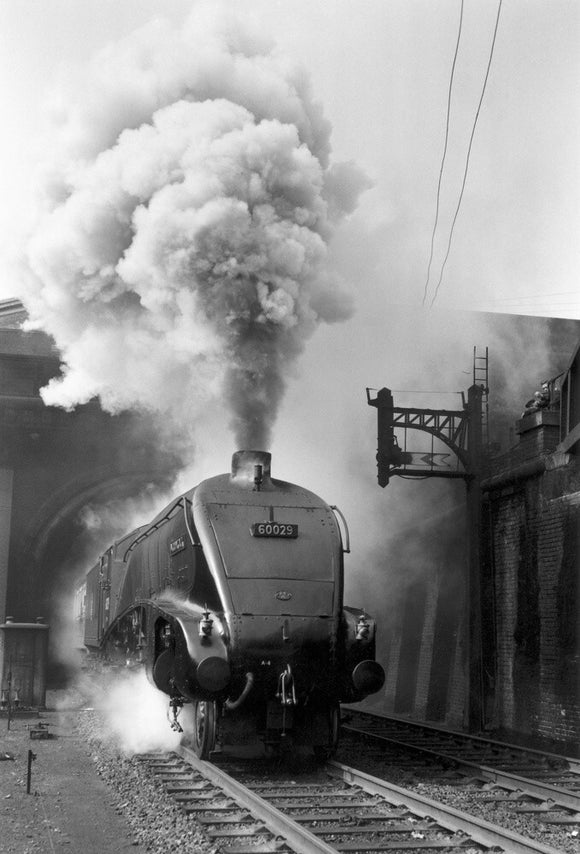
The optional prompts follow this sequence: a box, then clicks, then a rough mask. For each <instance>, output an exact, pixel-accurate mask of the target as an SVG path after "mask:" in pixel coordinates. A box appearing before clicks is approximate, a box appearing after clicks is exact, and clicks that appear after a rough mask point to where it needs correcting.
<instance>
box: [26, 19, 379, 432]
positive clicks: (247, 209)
mask: <svg viewBox="0 0 580 854" xmlns="http://www.w3.org/2000/svg"><path fill="white" fill-rule="evenodd" d="M52 119H53V130H52V134H53V135H52V137H51V150H52V151H53V152H55V154H54V156H53V157H52V158H51V160H50V163H47V164H46V165H45V168H44V170H43V177H42V188H43V193H44V200H43V207H42V211H41V212H40V214H39V217H38V221H37V224H36V226H35V229H34V232H33V234H32V235H31V237H30V240H29V242H28V245H27V248H26V253H25V255H26V257H25V262H24V267H25V272H26V276H25V277H24V278H25V284H24V290H23V292H22V294H21V297H22V299H23V301H24V302H25V304H26V306H27V308H28V311H29V314H30V325H31V326H32V327H34V328H42V329H44V330H45V331H47V332H48V333H49V334H51V335H52V336H53V337H54V339H55V341H56V343H57V345H58V347H59V348H60V350H61V352H62V355H63V360H64V372H63V376H62V377H61V378H59V379H56V380H52V381H51V383H50V384H49V386H48V387H47V388H46V389H45V390H44V392H43V396H44V400H45V402H46V403H47V404H50V405H58V406H64V407H67V408H72V407H74V406H75V405H76V404H79V403H84V402H86V401H88V400H89V399H91V398H93V397H95V396H99V397H100V399H101V402H102V405H103V406H104V407H105V408H106V409H107V410H109V411H111V412H116V411H119V410H120V409H126V408H131V407H137V408H139V407H143V408H147V409H153V410H158V411H166V410H168V409H172V410H173V411H174V412H175V413H176V414H177V415H180V416H181V417H183V416H184V415H187V414H194V413H195V411H196V406H198V405H199V404H200V402H205V401H208V400H210V399H212V398H214V399H215V398H216V397H217V396H219V395H223V397H224V400H225V405H226V406H227V407H228V409H229V415H230V418H231V423H232V427H233V429H234V431H235V435H236V439H237V443H238V447H247V446H251V445H254V446H256V447H268V446H269V442H270V431H271V427H272V424H273V421H274V419H275V416H276V412H277V408H278V405H279V403H280V400H281V398H282V396H283V392H284V388H285V381H286V378H287V376H288V371H289V369H291V366H292V363H293V360H294V359H295V358H296V357H297V356H298V354H300V352H301V351H302V350H303V348H304V345H305V343H306V341H307V339H308V338H309V336H310V335H311V334H312V333H313V332H314V330H315V329H316V327H317V325H319V324H320V323H322V322H326V323H331V322H335V321H340V320H344V319H346V318H347V317H349V316H350V314H351V311H352V305H351V299H350V297H349V296H348V295H347V294H345V293H344V292H343V291H342V290H341V286H340V283H339V282H338V281H337V280H336V279H335V278H333V277H331V276H330V275H329V274H328V273H327V270H326V261H327V245H328V240H329V238H330V236H331V235H332V233H333V230H334V228H335V227H336V226H337V225H338V223H339V222H340V221H341V220H343V219H344V217H345V216H346V215H348V214H349V213H351V212H352V211H353V210H354V209H355V207H356V204H357V198H358V196H359V194H360V193H361V191H362V190H364V189H365V188H367V187H368V186H369V182H368V179H367V178H366V177H365V176H364V175H363V174H362V172H361V171H360V170H359V169H358V168H357V167H356V166H355V165H354V164H352V163H337V164H331V163H330V159H329V152H330V143H329V139H330V125H329V123H328V122H327V121H326V120H325V118H324V117H323V115H322V111H321V109H320V106H319V105H318V104H317V103H315V102H314V101H313V100H312V96H311V92H310V86H309V80H308V77H307V76H306V75H305V73H304V71H303V70H302V69H300V68H296V67H294V66H293V65H291V64H290V63H289V62H288V61H287V60H286V59H285V58H283V57H282V56H281V55H279V54H278V53H277V51H276V49H275V48H274V47H273V46H272V45H271V44H270V43H267V42H266V41H265V40H264V39H263V38H262V37H258V36H256V34H253V33H249V32H248V31H246V30H244V29H242V28H241V27H240V26H239V23H238V22H236V21H234V20H233V18H232V16H231V14H230V13H229V12H228V11H227V9H226V8H225V7H221V6H220V5H219V4H217V3H215V2H212V3H204V4H201V5H199V6H197V7H196V8H195V10H194V12H193V13H192V15H191V17H190V19H189V20H188V21H187V23H186V25H185V26H184V27H183V28H181V29H179V30H173V29H172V28H171V26H170V25H169V24H168V23H167V22H161V21H156V22H153V23H151V24H149V25H148V26H146V27H144V28H143V29H141V30H139V31H137V32H135V33H134V34H133V35H132V36H131V37H129V38H127V39H126V40H125V41H123V42H121V43H118V44H115V45H113V46H111V47H109V48H108V49H107V50H105V51H103V52H102V53H101V54H100V55H99V56H97V57H96V58H95V60H94V61H93V62H92V64H91V65H90V67H89V69H88V71H87V73H86V76H85V78H84V79H82V80H77V81H76V82H75V84H74V85H73V84H70V85H69V91H67V92H61V93H59V96H58V100H56V99H55V101H54V103H53V104H52Z"/></svg>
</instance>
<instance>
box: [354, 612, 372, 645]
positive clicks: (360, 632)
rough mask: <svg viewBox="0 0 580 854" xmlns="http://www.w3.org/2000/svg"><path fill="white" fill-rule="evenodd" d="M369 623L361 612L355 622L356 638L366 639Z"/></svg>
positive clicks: (358, 639) (369, 627)
mask: <svg viewBox="0 0 580 854" xmlns="http://www.w3.org/2000/svg"><path fill="white" fill-rule="evenodd" d="M370 629H371V624H370V623H369V621H368V620H367V619H366V617H365V615H364V614H361V615H360V617H359V618H358V623H357V624H356V638H355V639H356V640H357V641H360V640H368V638H369V632H370Z"/></svg>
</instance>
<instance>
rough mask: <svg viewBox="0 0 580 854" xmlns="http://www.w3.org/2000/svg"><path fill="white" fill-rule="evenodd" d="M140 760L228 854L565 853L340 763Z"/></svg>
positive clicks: (179, 756) (180, 756)
mask: <svg viewBox="0 0 580 854" xmlns="http://www.w3.org/2000/svg"><path fill="white" fill-rule="evenodd" d="M141 761H142V762H143V763H145V764H146V765H147V766H148V768H149V769H150V771H151V773H152V774H154V775H155V776H156V778H157V780H158V781H159V782H160V783H161V784H162V785H163V786H164V787H165V789H166V791H167V792H168V793H169V794H171V796H172V797H173V798H174V799H175V800H176V801H177V802H178V803H179V804H180V806H181V808H182V809H183V810H184V811H185V812H187V813H188V814H189V815H191V816H192V817H193V818H194V819H195V821H196V822H197V823H198V824H200V825H202V826H203V828H204V832H205V834H206V835H207V836H208V838H209V839H211V840H212V841H213V842H214V844H215V845H216V850H217V851H220V852H224V854H225V852H227V854H253V852H255V854H270V852H272V854H274V852H300V854H318V852H321V854H331V852H338V851H345V852H351V854H358V852H360V854H363V852H365V854H366V852H369V854H370V852H379V851H390V852H395V853H396V852H403V851H404V852H425V851H426V850H427V851H437V852H446V851H449V852H450V851H455V850H456V849H460V850H462V851H464V852H465V851H467V852H470V854H475V852H485V851H493V852H494V854H499V852H506V854H532V853H533V852H535V854H560V850H559V849H556V848H553V847H549V846H547V845H544V844H542V843H538V842H535V841H533V840H527V839H525V838H523V837H520V836H518V835H517V834H515V833H513V832H511V831H509V830H507V829H505V828H500V827H497V826H494V825H493V824H491V823H489V822H487V821H483V820H481V819H478V818H476V817H474V816H472V815H468V814H466V813H463V812H460V811H459V810H457V809H453V808H450V807H448V806H445V805H444V804H441V803H438V802H436V801H434V800H432V799H429V798H425V797H423V796H421V795H419V794H417V793H416V792H413V791H409V790H406V789H404V788H401V787H400V786H396V785H393V784H391V783H387V782H385V781H384V780H381V779H379V778H377V777H374V776H371V775H370V774H367V773H364V772H361V771H358V770H356V769H354V768H351V767H348V766H346V765H343V764H341V763H338V762H329V763H327V765H326V766H324V767H323V768H320V767H317V766H315V765H310V766H305V765H303V766H302V767H301V769H297V768H294V769H293V770H292V769H291V768H290V769H288V768H285V767H284V766H282V765H274V764H272V762H266V761H262V762H257V761H256V760H253V761H250V762H243V761H241V760H235V759H231V760H227V759H223V758H222V759H221V760H220V763H219V765H215V764H212V763H208V762H204V761H201V760H199V759H198V758H197V756H195V754H194V753H193V752H192V751H190V750H188V749H187V748H185V747H181V748H179V750H178V751H175V752H173V753H164V754H146V755H143V756H141Z"/></svg>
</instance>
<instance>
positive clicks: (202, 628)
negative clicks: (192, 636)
mask: <svg viewBox="0 0 580 854" xmlns="http://www.w3.org/2000/svg"><path fill="white" fill-rule="evenodd" d="M212 630H213V620H212V619H211V618H210V616H209V611H208V610H205V611H204V612H203V617H202V619H201V620H200V621H199V636H200V638H201V642H202V643H203V642H204V641H205V642H206V643H207V641H209V639H210V637H211V633H212Z"/></svg>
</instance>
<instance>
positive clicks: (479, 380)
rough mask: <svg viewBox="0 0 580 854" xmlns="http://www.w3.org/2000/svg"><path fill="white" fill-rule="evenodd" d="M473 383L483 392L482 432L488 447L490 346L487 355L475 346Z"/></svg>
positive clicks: (483, 439)
mask: <svg viewBox="0 0 580 854" xmlns="http://www.w3.org/2000/svg"><path fill="white" fill-rule="evenodd" d="M473 385H478V386H479V387H480V388H481V390H482V392H483V394H482V398H481V432H482V441H483V447H484V448H487V446H488V443H489V348H488V347H486V348H485V355H483V356H480V355H478V353H477V347H474V348H473Z"/></svg>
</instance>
